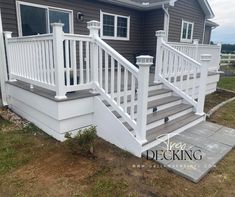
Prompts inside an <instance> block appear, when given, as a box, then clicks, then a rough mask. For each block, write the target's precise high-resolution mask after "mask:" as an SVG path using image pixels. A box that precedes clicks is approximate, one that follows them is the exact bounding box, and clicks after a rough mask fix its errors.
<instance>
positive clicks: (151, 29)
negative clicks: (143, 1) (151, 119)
mask: <svg viewBox="0 0 235 197" xmlns="http://www.w3.org/2000/svg"><path fill="white" fill-rule="evenodd" d="M22 1H24V2H30V3H35V4H41V5H47V6H52V7H58V8H65V9H69V10H73V14H74V16H73V20H74V33H76V34H85V35H88V33H89V31H88V29H87V22H88V21H90V20H98V21H100V11H101V10H102V11H103V12H108V13H113V14H118V15H124V16H130V40H129V41H120V40H105V41H106V42H107V43H108V44H110V45H111V46H112V47H113V48H114V49H116V50H117V51H118V52H119V53H121V54H122V55H123V56H125V57H126V58H127V59H129V60H130V61H132V62H133V63H135V56H136V55H140V54H143V53H144V54H149V55H155V50H156V37H155V31H157V30H163V29H164V11H163V10H162V9H155V10H151V11H139V10H134V9H130V8H125V7H121V6H117V5H112V4H110V3H104V2H101V1H97V0H22ZM0 8H1V11H2V21H3V29H4V31H12V32H13V36H17V35H18V27H17V17H16V1H15V0H1V1H0ZM77 12H82V13H83V14H84V21H82V22H81V21H77V19H76V15H77ZM169 13H170V27H169V28H170V29H169V41H174V42H179V41H180V34H181V22H182V19H184V20H188V21H191V22H194V23H195V25H194V36H193V38H194V39H196V38H197V39H200V40H202V37H203V28H204V18H205V17H204V14H203V11H202V10H201V7H200V6H199V4H198V3H197V1H196V0H178V1H177V2H176V3H175V7H174V8H173V7H170V8H169Z"/></svg>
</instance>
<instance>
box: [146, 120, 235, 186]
mask: <svg viewBox="0 0 235 197" xmlns="http://www.w3.org/2000/svg"><path fill="white" fill-rule="evenodd" d="M234 147H235V130H234V129H230V128H227V127H223V126H220V125H217V124H213V123H210V122H204V123H201V124H199V125H197V126H195V127H193V128H190V129H188V130H186V131H185V132H183V133H181V134H180V135H177V136H175V137H173V138H171V139H170V140H167V141H165V142H163V143H161V144H159V145H158V146H156V147H155V148H153V149H151V150H150V151H148V156H149V157H148V158H149V159H152V158H154V160H155V161H157V162H158V163H160V164H161V165H164V166H165V167H166V168H168V169H169V170H171V171H173V172H175V173H177V174H179V175H181V176H183V177H185V178H187V179H189V180H191V181H193V182H195V183H197V182H199V181H200V180H201V179H202V178H203V177H204V176H205V175H207V173H208V172H209V171H210V170H211V169H212V168H214V167H216V164H217V163H218V162H219V161H220V160H222V159H223V158H224V156H225V155H226V154H227V153H229V152H230V151H231V150H232V149H233V148H234ZM167 150H168V151H167ZM164 153H165V155H164ZM175 153H177V155H178V156H175V155H174V154H175ZM144 155H145V156H147V152H146V153H145V154H144ZM164 156H165V157H164ZM174 156H175V158H174Z"/></svg>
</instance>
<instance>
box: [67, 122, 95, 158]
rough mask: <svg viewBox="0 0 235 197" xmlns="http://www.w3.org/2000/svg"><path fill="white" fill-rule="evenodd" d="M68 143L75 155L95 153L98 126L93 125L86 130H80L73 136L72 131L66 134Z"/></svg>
mask: <svg viewBox="0 0 235 197" xmlns="http://www.w3.org/2000/svg"><path fill="white" fill-rule="evenodd" d="M65 138H66V139H67V140H66V142H65V143H66V145H67V146H68V148H69V151H70V152H71V153H72V154H74V155H79V154H80V155H83V156H87V155H94V144H95V139H96V127H94V126H92V127H89V128H86V129H84V130H79V131H78V134H77V135H76V136H75V137H74V138H73V137H72V136H71V134H70V133H67V134H66V135H65Z"/></svg>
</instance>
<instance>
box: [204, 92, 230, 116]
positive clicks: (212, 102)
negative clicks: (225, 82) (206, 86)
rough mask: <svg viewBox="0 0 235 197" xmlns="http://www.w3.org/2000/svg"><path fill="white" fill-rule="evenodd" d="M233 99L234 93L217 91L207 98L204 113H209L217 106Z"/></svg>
mask: <svg viewBox="0 0 235 197" xmlns="http://www.w3.org/2000/svg"><path fill="white" fill-rule="evenodd" d="M233 97H235V94H234V93H232V92H227V91H224V90H217V91H216V92H214V93H212V94H210V95H207V96H206V102H205V108H204V111H205V112H206V113H207V112H208V111H210V110H211V109H212V108H213V107H215V106H216V105H218V104H220V103H222V102H224V101H226V100H228V99H230V98H233Z"/></svg>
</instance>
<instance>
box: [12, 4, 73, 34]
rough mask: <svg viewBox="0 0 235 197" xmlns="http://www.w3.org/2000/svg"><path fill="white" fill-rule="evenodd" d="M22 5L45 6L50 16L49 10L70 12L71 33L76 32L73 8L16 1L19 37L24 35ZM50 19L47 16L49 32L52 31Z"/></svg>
mask: <svg viewBox="0 0 235 197" xmlns="http://www.w3.org/2000/svg"><path fill="white" fill-rule="evenodd" d="M20 5H26V6H31V7H37V8H44V9H46V10H47V14H48V16H49V10H55V11H60V12H64V13H68V14H69V23H70V25H69V31H70V32H69V33H74V24H73V10H69V9H64V8H58V7H52V6H47V5H41V4H36V3H28V2H23V1H16V17H17V26H18V35H19V37H23V32H22V21H21V10H20ZM49 20H50V19H49V17H47V21H46V23H47V27H46V28H47V32H48V33H50V21H49Z"/></svg>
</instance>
